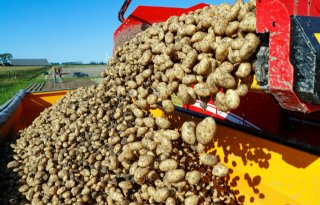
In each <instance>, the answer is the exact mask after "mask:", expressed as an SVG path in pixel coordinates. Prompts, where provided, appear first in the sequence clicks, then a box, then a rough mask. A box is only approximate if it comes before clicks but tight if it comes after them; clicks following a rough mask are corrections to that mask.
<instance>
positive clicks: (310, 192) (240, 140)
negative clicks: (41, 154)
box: [15, 91, 320, 205]
mask: <svg viewBox="0 0 320 205" xmlns="http://www.w3.org/2000/svg"><path fill="white" fill-rule="evenodd" d="M65 93H66V91H63V92H61V91H59V92H50V93H35V94H29V95H27V96H26V97H27V98H28V100H27V99H24V100H23V102H24V103H23V106H27V105H28V106H31V107H32V105H31V104H32V102H38V104H35V105H34V106H37V105H49V104H50V105H51V104H52V103H54V102H55V101H56V100H58V99H59V98H61V97H62V96H63V95H64V94H65ZM41 99H42V100H43V101H41ZM20 111H21V110H20ZM150 112H151V113H152V114H153V115H154V116H162V115H164V112H163V111H162V110H161V109H153V110H150ZM20 117H22V116H20ZM166 117H168V119H170V121H171V123H172V124H173V126H174V127H175V128H176V129H180V127H181V125H182V123H183V122H184V121H186V120H194V121H196V122H199V121H200V120H201V119H199V118H196V117H194V116H190V115H186V114H184V113H181V112H175V113H173V114H172V115H168V116H166ZM15 118H16V117H15ZM209 151H210V152H213V153H214V154H216V155H217V156H218V157H219V159H220V161H221V163H223V164H225V165H226V166H227V167H229V169H230V172H231V173H230V174H229V176H228V177H227V180H228V183H229V185H230V186H231V189H232V190H233V191H235V193H236V197H237V198H238V200H239V201H240V202H242V204H255V205H256V204H257V205H260V204H261V205H262V204H263V205H270V204H276V205H305V204H308V205H316V204H320V202H319V193H320V174H319V170H320V159H319V157H318V156H315V155H312V154H309V153H306V152H302V151H299V150H296V149H293V148H290V147H286V146H283V145H281V144H277V143H274V142H271V141H268V140H265V139H262V138H259V137H256V136H253V135H251V134H248V133H245V132H242V131H239V130H235V129H232V128H230V127H226V126H223V125H218V126H217V133H216V136H215V138H214V142H213V144H212V146H211V147H210V148H209ZM251 180H252V183H251ZM249 182H250V183H249Z"/></svg>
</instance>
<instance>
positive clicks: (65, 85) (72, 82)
mask: <svg viewBox="0 0 320 205" xmlns="http://www.w3.org/2000/svg"><path fill="white" fill-rule="evenodd" d="M99 81H101V79H86V78H81V79H80V78H77V79H66V80H63V82H62V83H53V81H52V80H50V81H49V80H47V81H46V83H45V85H44V86H43V88H42V91H50V90H61V89H75V88H79V87H90V86H92V85H98V83H99Z"/></svg>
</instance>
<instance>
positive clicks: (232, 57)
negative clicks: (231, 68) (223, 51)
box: [228, 49, 241, 64]
mask: <svg viewBox="0 0 320 205" xmlns="http://www.w3.org/2000/svg"><path fill="white" fill-rule="evenodd" d="M228 60H229V61H230V62H231V63H233V64H236V63H240V62H241V58H240V51H239V50H232V49H229V53H228Z"/></svg>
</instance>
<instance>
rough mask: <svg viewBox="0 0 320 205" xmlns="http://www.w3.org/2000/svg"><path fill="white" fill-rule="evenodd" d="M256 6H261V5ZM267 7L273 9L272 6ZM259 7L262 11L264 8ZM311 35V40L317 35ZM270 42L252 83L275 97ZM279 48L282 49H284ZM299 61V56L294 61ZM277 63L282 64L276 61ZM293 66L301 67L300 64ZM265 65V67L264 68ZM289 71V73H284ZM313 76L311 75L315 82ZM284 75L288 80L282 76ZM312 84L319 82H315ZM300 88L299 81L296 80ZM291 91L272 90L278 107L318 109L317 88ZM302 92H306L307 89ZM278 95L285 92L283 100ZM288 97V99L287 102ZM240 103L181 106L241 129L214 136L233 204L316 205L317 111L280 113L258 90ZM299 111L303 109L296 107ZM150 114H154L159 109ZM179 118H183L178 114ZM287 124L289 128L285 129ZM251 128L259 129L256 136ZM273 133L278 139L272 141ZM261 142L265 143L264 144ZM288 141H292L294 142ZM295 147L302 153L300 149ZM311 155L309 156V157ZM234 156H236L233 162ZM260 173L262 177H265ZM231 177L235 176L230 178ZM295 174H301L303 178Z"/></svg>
mask: <svg viewBox="0 0 320 205" xmlns="http://www.w3.org/2000/svg"><path fill="white" fill-rule="evenodd" d="M270 2H271V3H274V5H277V8H282V7H281V4H280V6H279V4H278V3H279V2H276V1H269V3H270ZM257 3H258V2H257ZM259 3H261V1H260V2H259ZM262 3H264V2H262ZM280 3H281V2H280ZM311 3H312V2H311ZM268 6H270V5H268ZM303 6H304V5H301V8H302V7H303ZM270 7H271V8H272V6H270ZM264 8H267V6H265V7H264ZM299 8H300V7H299ZM312 9H313V8H310V9H309V11H308V12H310V11H311V12H313V10H312ZM298 11H299V9H298ZM143 13H145V12H143ZM257 13H258V6H257ZM267 17H269V16H267ZM258 19H259V15H258ZM303 20H304V19H303V18H297V19H295V21H296V23H297V26H298V27H297V28H298V29H301V30H304V28H303V27H299V26H301V22H302V21H303ZM307 20H308V19H307ZM280 23H281V22H280ZM299 24H300V25H299ZM273 25H275V26H274V27H276V25H277V22H275V23H273V22H272V26H273ZM297 35H298V34H297ZM270 36H271V34H270ZM314 36H315V37H316V36H317V35H314ZM307 37H308V36H307ZM309 37H310V36H309ZM305 39H308V38H305ZM305 39H304V40H305ZM271 41H272V38H270V39H269V44H270V47H269V50H270V51H269V54H268V52H266V51H268V49H267V48H265V49H264V50H262V51H261V52H259V53H261V55H260V56H259V57H260V58H261V59H263V60H262V62H264V63H265V64H263V66H262V67H263V68H264V71H263V70H261V72H262V73H263V72H266V73H264V74H261V76H260V74H259V76H258V75H256V79H257V80H258V81H259V83H256V84H254V85H255V88H257V87H258V86H260V88H261V89H260V90H270V91H271V93H273V94H274V92H273V90H272V80H274V79H272V78H273V77H274V76H275V75H272V72H271V69H272V68H271V65H277V64H272V63H271V62H269V59H271V60H274V58H272V47H271V44H272V42H271ZM273 45H274V44H273ZM309 45H312V44H309ZM283 47H284V48H286V47H285V45H284V46H283ZM283 47H281V48H283ZM311 50H312V49H311ZM268 55H270V56H271V57H270V58H267V61H266V60H265V59H266V56H267V57H268ZM315 58H316V57H315ZM299 59H301V58H298V59H296V60H299ZM266 62H268V63H266ZM281 63H283V62H282V61H281ZM298 64H299V65H301V63H298ZM282 65H283V64H282ZM266 67H267V68H269V67H270V68H269V69H268V70H266V69H265V68H266ZM315 67H316V68H317V67H319V66H317V65H316V66H315ZM298 69H299V68H298ZM288 70H290V69H287V70H285V71H288ZM297 72H298V73H299V75H298V76H300V75H302V74H300V73H303V70H302V71H299V70H298V71H297ZM308 73H310V72H308ZM316 74H317V73H316ZM316 74H315V75H314V76H313V77H315V78H316ZM263 75H265V76H263ZM282 75H283V76H284V77H285V78H284V79H282V81H281V82H284V84H285V85H288V84H290V82H291V81H290V76H289V75H287V74H282V73H281V74H278V75H277V77H278V78H279V76H280V77H281V76H282ZM267 76H269V77H268V78H267V79H266V78H265V77H267ZM288 76H289V78H287V77H288ZM288 79H289V81H290V82H289V83H288V82H287V81H285V80H288ZM302 79H303V78H302ZM307 79H309V78H307ZM291 80H292V79H291ZM298 80H300V79H298ZM312 80H314V79H312V77H311V82H312ZM294 82H295V81H294ZM302 82H303V81H302ZM314 82H318V81H317V80H316V81H314ZM264 83H267V85H269V86H266V85H265V84H264ZM278 83H279V82H278ZM300 84H303V83H301V82H300ZM309 84H310V83H309ZM293 87H294V88H295V89H296V90H292V89H291V88H290V86H289V88H288V87H281V86H280V88H274V90H277V89H279V90H280V91H279V92H276V94H275V95H276V98H277V100H279V101H280V104H281V105H282V106H288V108H290V109H294V110H299V111H303V112H311V111H315V110H317V109H318V108H317V105H312V104H310V102H312V101H314V102H316V101H317V96H316V95H315V94H314V95H313V93H316V92H318V91H317V90H316V91H312V83H311V94H310V92H307V93H304V94H301V92H300V91H301V89H300V90H299V87H297V86H293ZM282 89H283V90H282ZM286 89H287V90H286ZM302 90H303V89H302ZM295 91H296V92H297V93H298V92H299V94H297V95H299V96H298V97H297V96H296V97H295V96H294V94H292V93H293V92H295ZM303 91H305V90H303ZM307 91H310V89H308V90H307ZM281 93H285V94H286V95H287V96H285V95H283V94H281ZM49 95H50V94H49ZM300 96H307V98H305V99H303V100H302V101H297V99H298V100H300V98H301V99H302V98H304V97H300ZM282 97H284V98H285V99H284V101H285V102H283V101H281V99H282ZM299 97H300V98H299ZM288 99H290V100H293V101H288ZM242 100H243V101H244V102H243V103H242V105H243V107H242V108H240V109H239V111H238V112H239V113H236V112H237V111H235V112H232V113H231V112H229V113H223V112H220V111H218V110H217V109H216V107H215V106H214V105H213V104H212V103H211V105H210V103H209V105H208V106H207V109H206V111H205V112H204V111H203V109H202V106H200V105H201V102H197V103H198V104H195V105H194V106H189V107H187V106H185V108H187V109H190V110H194V111H197V112H198V113H200V114H207V115H212V114H215V115H216V117H219V118H221V119H223V120H225V121H231V122H233V123H236V124H240V125H241V126H240V127H239V126H236V127H235V128H232V126H231V125H230V124H229V123H226V122H225V124H224V123H223V122H221V123H222V125H219V128H218V130H222V131H223V133H220V134H219V133H218V135H217V136H216V139H215V148H214V149H216V150H214V152H217V153H218V154H219V153H220V152H221V153H222V154H219V156H222V157H221V158H222V159H221V160H222V162H225V163H227V164H228V166H229V167H231V169H232V173H231V174H230V175H229V178H228V179H229V183H230V185H231V186H232V187H235V189H234V190H236V193H237V197H238V200H239V201H240V202H243V203H245V204H249V203H253V204H274V203H277V204H278V203H279V204H316V203H317V199H316V198H314V197H316V191H317V189H318V188H317V187H318V182H319V179H318V178H317V177H316V176H317V174H316V171H317V170H319V161H318V155H317V154H318V146H319V145H318V143H319V141H318V139H317V138H316V135H317V134H316V133H317V132H316V131H317V130H319V129H318V128H319V115H318V113H316V112H315V113H313V114H298V113H296V112H288V111H285V110H284V109H282V108H281V107H280V106H279V104H278V103H277V102H276V101H275V100H274V99H273V98H272V97H271V96H270V95H269V94H265V93H263V92H258V93H256V92H252V93H250V94H249V96H247V97H246V98H244V99H242ZM303 101H305V102H308V101H309V103H302V102H303ZM314 104H315V103H314ZM249 105H250V106H249ZM301 107H302V108H303V109H300V108H301ZM154 112H156V114H157V113H159V112H160V111H154ZM160 113H161V112H160ZM256 113H259V116H261V118H259V117H258V116H257V114H256ZM193 115H196V113H188V115H187V117H188V118H190V117H191V116H193ZM176 116H177V115H176ZM176 116H175V117H176ZM179 116H180V114H179ZM180 118H181V119H182V118H183V115H182V114H181V116H180ZM270 119H272V120H270ZM178 124H179V123H178ZM224 126H226V129H224ZM230 126H231V127H230ZM242 126H243V127H252V129H254V130H255V131H252V132H253V135H250V134H248V133H245V134H243V137H242V134H241V133H242V130H241V129H247V128H242ZM289 126H290V129H288V127H289ZM232 130H234V131H232ZM256 130H260V131H258V132H257V131H256ZM218 132H219V131H218ZM266 132H271V133H273V135H267V134H266ZM261 133H262V134H261ZM276 135H278V136H280V137H276ZM259 136H262V138H263V139H261V140H259V139H260V138H259ZM246 137H248V138H246ZM220 138H221V139H220ZM265 138H266V139H267V140H265ZM293 139H294V140H296V141H293ZM219 140H220V142H219ZM301 141H304V143H301ZM226 145H227V146H226ZM292 146H293V147H295V149H293V148H292ZM219 148H220V151H219ZM297 148H299V149H302V150H304V151H299V149H297ZM306 151H307V152H306ZM310 153H313V154H314V155H313V154H310ZM236 156H238V158H237V157H236ZM250 167H251V169H250ZM236 168H238V169H236ZM249 170H251V171H249ZM264 171H265V172H266V173H264ZM233 174H235V175H234V176H233ZM268 174H269V175H268ZM232 176H233V177H232ZM297 176H303V179H302V178H300V177H297ZM308 177H310V178H308ZM264 184H267V185H264ZM241 185H243V187H241ZM295 185H296V186H295ZM238 187H239V188H238ZM246 187H247V188H246ZM301 187H304V189H305V187H307V190H305V191H301ZM237 190H238V191H239V192H238V191H237ZM313 196H314V197H313Z"/></svg>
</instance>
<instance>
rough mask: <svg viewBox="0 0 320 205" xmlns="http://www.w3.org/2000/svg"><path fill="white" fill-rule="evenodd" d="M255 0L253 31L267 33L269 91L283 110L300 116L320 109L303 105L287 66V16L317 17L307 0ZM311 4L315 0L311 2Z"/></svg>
mask: <svg viewBox="0 0 320 205" xmlns="http://www.w3.org/2000/svg"><path fill="white" fill-rule="evenodd" d="M294 2H295V1H294V0H260V1H257V31H258V33H266V32H269V33H270V43H269V48H270V58H269V76H270V78H269V84H270V88H269V89H270V92H271V93H272V94H273V95H274V96H275V98H276V99H277V100H278V101H279V103H280V105H281V106H282V107H283V108H284V109H288V110H293V111H299V112H304V113H309V112H314V111H318V110H320V106H315V105H310V104H307V103H303V102H302V101H301V100H300V99H299V98H298V96H297V95H296V94H295V92H294V90H293V80H294V68H293V66H292V65H291V63H290V28H291V22H290V15H293V14H297V15H305V16H306V15H309V14H310V13H312V15H313V16H319V15H320V13H319V12H316V11H314V10H312V11H311V10H310V9H309V4H308V0H299V1H298V4H297V5H295V3H294ZM310 2H311V3H314V2H316V0H311V1H310Z"/></svg>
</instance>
